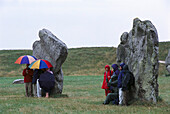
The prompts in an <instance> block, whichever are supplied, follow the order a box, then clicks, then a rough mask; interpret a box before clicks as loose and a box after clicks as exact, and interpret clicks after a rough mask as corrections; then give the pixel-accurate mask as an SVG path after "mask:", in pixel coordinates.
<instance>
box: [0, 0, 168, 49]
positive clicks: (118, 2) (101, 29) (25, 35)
mask: <svg viewBox="0 0 170 114" xmlns="http://www.w3.org/2000/svg"><path fill="white" fill-rule="evenodd" d="M136 17H138V18H139V19H141V20H142V21H143V20H150V21H151V22H152V23H153V24H154V25H155V27H156V28H157V31H158V36H159V40H160V41H170V0H0V49H32V44H33V42H34V41H35V40H39V37H38V31H39V30H41V29H43V28H46V29H48V30H50V31H51V32H52V33H53V34H55V35H56V36H57V37H58V38H59V39H61V40H62V41H63V42H65V43H66V44H67V46H68V47H69V48H72V47H87V46H88V47H94V46H114V47H117V46H118V44H119V42H120V36H121V34H122V33H123V32H129V31H130V30H131V28H132V22H133V19H134V18H136Z"/></svg>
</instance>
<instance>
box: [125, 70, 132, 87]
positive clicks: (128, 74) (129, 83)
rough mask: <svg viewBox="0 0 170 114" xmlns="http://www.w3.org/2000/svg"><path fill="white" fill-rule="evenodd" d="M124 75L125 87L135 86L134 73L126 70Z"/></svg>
mask: <svg viewBox="0 0 170 114" xmlns="http://www.w3.org/2000/svg"><path fill="white" fill-rule="evenodd" d="M124 75H125V76H124V77H123V86H124V87H127V86H128V87H131V86H135V77H134V75H133V73H131V72H125V73H124Z"/></svg>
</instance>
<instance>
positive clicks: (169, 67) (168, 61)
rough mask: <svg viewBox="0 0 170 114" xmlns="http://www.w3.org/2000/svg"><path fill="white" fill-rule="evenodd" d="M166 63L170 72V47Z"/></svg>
mask: <svg viewBox="0 0 170 114" xmlns="http://www.w3.org/2000/svg"><path fill="white" fill-rule="evenodd" d="M165 64H166V69H167V71H168V72H169V73H170V49H169V53H168V56H167V57H166V60H165Z"/></svg>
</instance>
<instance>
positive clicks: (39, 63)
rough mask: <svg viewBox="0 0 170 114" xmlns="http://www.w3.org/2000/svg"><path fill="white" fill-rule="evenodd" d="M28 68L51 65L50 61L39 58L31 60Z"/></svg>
mask: <svg viewBox="0 0 170 114" xmlns="http://www.w3.org/2000/svg"><path fill="white" fill-rule="evenodd" d="M28 67H29V68H30V69H43V68H51V67H53V66H52V65H51V63H50V62H49V61H47V60H44V59H39V60H36V61H34V62H32V63H31V64H30V65H29V66H28Z"/></svg>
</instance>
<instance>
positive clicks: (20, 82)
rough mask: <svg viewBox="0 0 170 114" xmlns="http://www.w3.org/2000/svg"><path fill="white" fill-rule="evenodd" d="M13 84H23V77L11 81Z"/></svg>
mask: <svg viewBox="0 0 170 114" xmlns="http://www.w3.org/2000/svg"><path fill="white" fill-rule="evenodd" d="M13 84H24V79H16V80H14V81H13Z"/></svg>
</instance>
